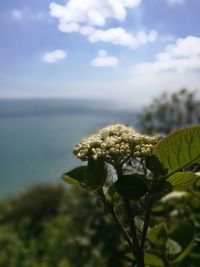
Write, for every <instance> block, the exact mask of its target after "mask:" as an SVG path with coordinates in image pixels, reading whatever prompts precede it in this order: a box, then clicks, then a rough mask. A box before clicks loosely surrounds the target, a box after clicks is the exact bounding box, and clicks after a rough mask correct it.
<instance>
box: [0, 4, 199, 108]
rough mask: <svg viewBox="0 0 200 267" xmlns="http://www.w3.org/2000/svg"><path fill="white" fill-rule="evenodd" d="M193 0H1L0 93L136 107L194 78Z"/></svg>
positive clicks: (194, 85) (192, 85)
mask: <svg viewBox="0 0 200 267" xmlns="http://www.w3.org/2000/svg"><path fill="white" fill-rule="evenodd" d="M199 10H200V0H42V1H41V0H32V1H31V0H1V1H0V98H54V97H56V98H83V99H85V98H86V99H88V98H89V99H95V98H97V99H106V100H112V101H114V102H115V103H117V105H119V106H124V107H129V106H130V107H138V106H141V105H144V104H146V103H148V102H149V101H150V99H152V97H157V96H159V95H160V94H161V93H162V92H163V91H173V90H176V89H179V88H182V87H187V88H188V89H199V87H200V86H199V85H200V75H199V74H200V28H199V25H200V16H199Z"/></svg>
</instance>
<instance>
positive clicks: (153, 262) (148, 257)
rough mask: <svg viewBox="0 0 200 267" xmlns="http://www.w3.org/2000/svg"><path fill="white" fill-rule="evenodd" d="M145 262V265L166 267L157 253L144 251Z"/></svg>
mask: <svg viewBox="0 0 200 267" xmlns="http://www.w3.org/2000/svg"><path fill="white" fill-rule="evenodd" d="M144 263H145V266H146V265H148V266H155V267H164V266H165V265H164V262H163V260H162V259H161V258H159V257H158V256H157V255H152V254H150V253H147V252H145V253H144Z"/></svg>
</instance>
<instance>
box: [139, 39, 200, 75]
mask: <svg viewBox="0 0 200 267" xmlns="http://www.w3.org/2000/svg"><path fill="white" fill-rule="evenodd" d="M198 69H200V38H198V37H195V36H187V37H186V38H184V39H178V40H177V41H176V43H175V44H172V45H169V46H167V47H166V49H165V50H164V51H163V52H162V53H159V54H157V56H156V60H155V61H154V62H144V63H141V64H138V65H137V66H135V68H134V70H135V72H137V73H140V74H143V73H160V72H176V73H178V72H181V73H185V72H186V71H194V70H198Z"/></svg>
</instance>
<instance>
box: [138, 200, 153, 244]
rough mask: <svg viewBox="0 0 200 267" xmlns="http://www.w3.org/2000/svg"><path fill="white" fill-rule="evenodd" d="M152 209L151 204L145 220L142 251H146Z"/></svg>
mask: <svg viewBox="0 0 200 267" xmlns="http://www.w3.org/2000/svg"><path fill="white" fill-rule="evenodd" d="M151 209H152V206H151V204H150V205H149V206H148V209H147V211H146V215H145V219H144V227H143V231H142V238H141V243H140V248H141V249H144V245H145V240H146V235H147V230H148V227H149V222H150V217H151Z"/></svg>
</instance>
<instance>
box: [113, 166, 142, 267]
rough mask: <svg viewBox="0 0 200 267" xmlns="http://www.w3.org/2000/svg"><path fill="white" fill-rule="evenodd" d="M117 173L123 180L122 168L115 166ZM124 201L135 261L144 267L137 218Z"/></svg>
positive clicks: (126, 200)
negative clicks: (136, 223)
mask: <svg viewBox="0 0 200 267" xmlns="http://www.w3.org/2000/svg"><path fill="white" fill-rule="evenodd" d="M115 169H116V172H117V176H118V179H119V180H120V179H123V171H122V166H119V165H118V166H115ZM123 201H124V206H125V209H126V212H127V216H128V222H129V225H130V231H131V237H132V241H133V246H132V253H133V255H134V257H135V261H136V264H137V266H138V267H144V266H145V265H144V251H143V249H142V250H141V249H140V245H139V242H138V237H137V232H136V225H135V218H134V217H135V216H134V214H133V211H132V209H131V205H130V201H129V200H128V199H126V198H123Z"/></svg>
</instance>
